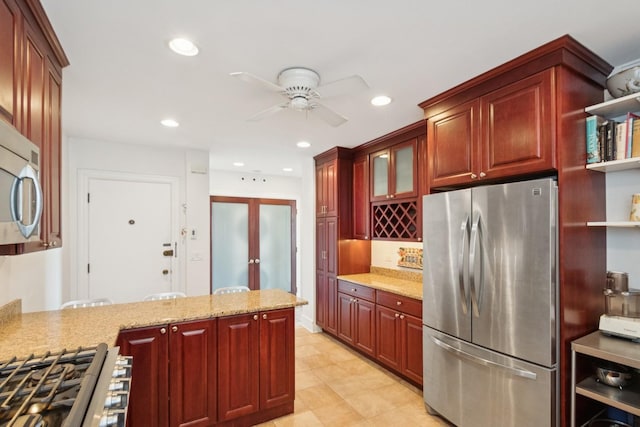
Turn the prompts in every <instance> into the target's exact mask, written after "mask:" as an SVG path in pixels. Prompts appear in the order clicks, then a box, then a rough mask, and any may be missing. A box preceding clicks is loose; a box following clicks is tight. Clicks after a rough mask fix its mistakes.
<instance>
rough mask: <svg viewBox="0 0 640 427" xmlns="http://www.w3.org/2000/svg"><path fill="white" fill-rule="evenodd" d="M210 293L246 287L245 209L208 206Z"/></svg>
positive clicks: (219, 204)
mask: <svg viewBox="0 0 640 427" xmlns="http://www.w3.org/2000/svg"><path fill="white" fill-rule="evenodd" d="M211 235H212V239H211V269H212V274H211V279H212V283H211V290H212V291H214V290H215V289H218V288H224V287H227V286H239V285H243V286H249V264H248V260H249V205H248V204H247V203H226V202H213V203H211Z"/></svg>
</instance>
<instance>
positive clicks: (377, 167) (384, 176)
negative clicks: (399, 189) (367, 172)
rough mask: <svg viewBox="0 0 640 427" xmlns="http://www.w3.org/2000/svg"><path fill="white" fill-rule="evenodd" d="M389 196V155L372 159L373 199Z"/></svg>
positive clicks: (384, 154)
mask: <svg viewBox="0 0 640 427" xmlns="http://www.w3.org/2000/svg"><path fill="white" fill-rule="evenodd" d="M387 194H389V154H388V153H383V154H380V155H377V156H374V157H373V197H380V196H382V197H384V196H386V195H387Z"/></svg>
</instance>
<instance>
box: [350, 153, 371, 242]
mask: <svg viewBox="0 0 640 427" xmlns="http://www.w3.org/2000/svg"><path fill="white" fill-rule="evenodd" d="M352 207H353V238H354V239H363V240H368V239H369V236H370V233H371V231H370V229H369V158H368V156H359V157H356V158H355V159H354V160H353V202H352Z"/></svg>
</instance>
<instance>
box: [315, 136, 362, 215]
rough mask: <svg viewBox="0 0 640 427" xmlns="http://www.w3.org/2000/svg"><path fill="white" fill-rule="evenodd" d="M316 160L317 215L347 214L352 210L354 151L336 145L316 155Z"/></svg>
mask: <svg viewBox="0 0 640 427" xmlns="http://www.w3.org/2000/svg"><path fill="white" fill-rule="evenodd" d="M315 160H316V216H330V217H333V216H345V218H344V219H345V220H347V223H350V221H351V218H346V216H348V215H346V214H347V213H350V212H351V210H350V209H349V206H350V204H351V185H345V184H346V183H349V184H350V183H351V179H352V173H353V171H352V167H353V153H352V152H351V150H349V149H346V148H342V147H334V148H332V149H331V150H329V151H327V152H325V153H322V154H320V155H318V156H316V157H315Z"/></svg>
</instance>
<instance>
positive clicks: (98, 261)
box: [82, 178, 179, 303]
mask: <svg viewBox="0 0 640 427" xmlns="http://www.w3.org/2000/svg"><path fill="white" fill-rule="evenodd" d="M87 184H88V185H87V187H88V195H87V229H88V233H87V240H88V241H87V256H88V260H87V273H86V274H87V281H86V293H85V292H82V293H83V294H86V296H87V297H88V298H100V297H107V298H110V299H111V300H113V301H114V302H116V303H120V302H133V301H141V300H142V299H143V298H144V297H145V296H146V295H148V294H152V293H158V292H168V291H171V290H177V289H175V286H174V283H173V281H174V280H176V279H177V278H178V277H179V276H178V275H177V274H175V273H176V272H175V269H176V267H177V262H176V257H177V249H178V248H177V241H176V239H175V237H174V236H175V233H174V222H175V221H174V218H173V217H174V216H175V215H174V213H173V207H172V206H173V203H172V192H173V190H174V189H173V186H174V185H173V184H172V183H171V182H149V181H130V180H120V179H108V178H89V180H88V183H87ZM174 278H175V279H174Z"/></svg>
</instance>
